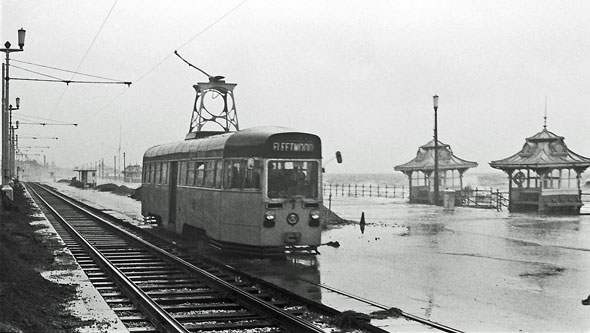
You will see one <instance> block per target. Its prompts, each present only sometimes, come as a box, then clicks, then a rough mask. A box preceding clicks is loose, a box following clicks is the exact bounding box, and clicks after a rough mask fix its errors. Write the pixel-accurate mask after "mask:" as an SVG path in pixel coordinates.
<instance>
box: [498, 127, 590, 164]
mask: <svg viewBox="0 0 590 333" xmlns="http://www.w3.org/2000/svg"><path fill="white" fill-rule="evenodd" d="M490 166H491V167H492V168H496V169H501V170H515V169H532V170H535V169H553V168H574V169H581V170H584V169H586V168H587V167H589V166H590V158H587V157H584V156H581V155H578V154H576V153H574V152H573V151H571V150H570V149H569V148H568V147H567V145H566V144H565V139H564V137H563V136H559V135H556V134H555V133H552V132H550V131H549V130H547V128H546V127H544V128H543V130H542V131H541V132H539V133H537V134H535V135H533V136H531V137H528V138H526V142H525V143H524V145H523V146H522V148H521V150H520V151H519V152H517V153H516V154H514V155H512V156H509V157H507V158H505V159H501V160H496V161H492V162H490Z"/></svg>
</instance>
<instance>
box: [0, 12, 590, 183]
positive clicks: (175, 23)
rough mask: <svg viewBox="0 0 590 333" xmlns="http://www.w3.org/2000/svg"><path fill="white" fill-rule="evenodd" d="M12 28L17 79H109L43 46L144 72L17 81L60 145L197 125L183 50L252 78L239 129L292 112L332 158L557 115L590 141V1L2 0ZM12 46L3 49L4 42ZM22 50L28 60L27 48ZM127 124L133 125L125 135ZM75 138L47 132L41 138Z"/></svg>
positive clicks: (574, 142)
mask: <svg viewBox="0 0 590 333" xmlns="http://www.w3.org/2000/svg"><path fill="white" fill-rule="evenodd" d="M1 4H2V8H1V13H2V23H1V27H2V30H1V34H0V38H1V39H0V40H1V41H2V43H4V42H5V41H7V40H8V41H10V42H11V43H12V44H13V47H17V30H18V29H19V28H21V27H23V28H25V29H26V30H27V36H26V41H25V47H24V52H20V53H12V54H11V70H10V77H11V78H44V79H47V77H44V76H40V75H39V74H35V73H32V72H28V71H24V70H22V69H19V68H16V66H18V67H21V68H24V69H27V70H30V71H35V72H38V73H42V74H46V75H51V76H54V77H58V78H62V79H68V80H69V79H73V80H89V79H90V80H95V79H93V78H89V77H84V76H80V75H73V74H72V73H68V72H59V71H55V70H52V69H49V68H44V67H39V66H35V65H31V64H27V63H22V62H28V63H32V64H38V65H44V66H49V67H55V68H59V69H66V70H70V71H78V72H80V73H84V74H91V75H95V76H100V77H106V78H113V79H117V80H122V81H132V82H133V84H132V85H131V87H129V88H128V87H127V86H125V85H98V84H74V83H72V84H70V85H69V86H66V85H65V84H63V83H54V82H51V83H49V82H33V81H17V80H11V81H10V97H11V103H12V104H14V99H15V98H16V97H17V96H19V97H20V98H21V109H20V110H19V111H15V119H17V120H20V121H21V122H27V121H29V122H30V121H31V120H34V119H36V120H37V121H42V122H61V123H78V124H79V126H77V127H73V126H66V125H63V126H45V127H42V126H38V125H26V124H23V125H21V126H20V128H19V130H18V131H17V133H18V134H19V136H20V137H21V138H22V139H20V140H19V146H21V147H26V146H50V147H51V148H49V149H44V151H43V152H42V154H44V155H46V156H47V161H48V162H52V161H53V162H55V163H56V164H58V165H62V166H67V167H74V166H82V165H84V164H85V163H90V162H95V161H98V160H100V159H102V158H104V160H105V163H107V164H111V165H112V163H113V156H115V155H117V154H118V147H119V142H120V143H121V153H123V152H125V153H126V163H127V164H130V163H136V162H137V163H141V159H142V156H143V153H144V151H145V150H146V149H147V148H148V147H150V146H153V145H156V144H159V143H165V142H171V141H177V140H182V139H184V136H185V134H186V132H187V131H188V128H189V121H190V117H191V112H192V107H193V103H194V99H195V91H194V89H193V87H192V86H193V85H194V84H196V83H197V82H205V81H207V77H206V76H205V75H203V74H202V73H200V72H198V71H196V70H194V69H191V68H189V67H188V66H187V65H186V64H184V63H183V62H182V61H181V60H180V59H178V58H177V57H176V56H174V54H173V52H174V50H178V51H179V53H180V54H181V55H182V56H183V57H184V58H185V59H187V60H189V61H190V62H191V63H193V64H194V65H196V66H198V67H200V68H202V69H203V70H205V71H206V72H208V73H210V74H213V75H223V76H225V77H226V81H227V82H232V83H237V87H236V88H235V90H234V92H235V96H236V105H237V112H238V118H239V123H240V128H242V129H243V128H249V127H255V126H262V125H278V126H287V127H291V128H294V129H297V130H301V131H306V132H311V133H314V134H317V135H319V136H320V137H321V138H322V143H323V155H324V159H325V160H328V159H330V158H331V157H332V156H333V154H334V152H335V151H336V150H340V151H341V152H342V154H343V157H344V163H343V164H340V165H339V164H336V162H332V163H330V164H328V165H327V167H326V169H327V171H328V172H331V173H341V172H345V173H356V172H362V173H369V172H371V173H372V172H374V173H383V172H394V171H393V167H394V166H395V165H399V164H402V163H405V162H407V161H409V160H411V159H412V158H414V157H415V154H416V150H417V148H418V147H419V146H420V145H422V144H424V143H426V142H428V141H429V140H431V139H432V135H433V125H434V119H433V118H434V112H433V107H432V96H433V95H434V94H438V95H439V96H440V101H439V110H438V120H439V121H438V128H439V139H440V140H441V141H442V142H444V143H448V144H450V145H451V147H452V149H453V151H454V152H455V154H456V155H458V156H459V157H461V158H463V159H467V160H471V161H475V162H478V163H479V164H480V167H479V168H478V169H477V170H478V171H490V170H492V169H490V168H489V166H488V163H489V162H490V161H491V160H497V159H501V158H505V157H508V156H510V155H512V154H514V153H516V152H517V151H518V150H519V149H520V148H521V147H522V145H523V144H524V140H525V138H526V137H529V136H532V135H534V134H535V133H537V132H539V131H540V130H542V128H543V116H544V112H545V100H546V99H547V114H548V119H547V124H548V126H547V128H548V129H549V130H551V131H553V132H554V133H556V134H558V135H562V136H565V138H566V144H568V146H569V148H570V149H572V150H573V151H575V152H577V153H578V154H581V155H584V156H590V140H589V139H590V134H589V131H588V130H589V125H590V111H589V110H588V109H589V106H588V105H589V101H590V38H589V32H590V19H589V13H590V1H557V0H556V1H539V0H534V1H515V0H510V1H440V0H436V1H341V0H338V1H317V0H314V1H302V0H298V1H276V0H268V1H265V0H249V1H243V0H236V1H195V0H191V1H176V0H175V1H148V0H141V1H139V0H137V1H132V0H125V1H107V0H105V1H96V0H94V1H86V0H60V1H33V0H2V2H1ZM2 56H4V54H2ZM19 61H21V62H19ZM120 133H121V134H120ZM32 136H43V137H53V136H55V137H59V140H31V139H26V137H32Z"/></svg>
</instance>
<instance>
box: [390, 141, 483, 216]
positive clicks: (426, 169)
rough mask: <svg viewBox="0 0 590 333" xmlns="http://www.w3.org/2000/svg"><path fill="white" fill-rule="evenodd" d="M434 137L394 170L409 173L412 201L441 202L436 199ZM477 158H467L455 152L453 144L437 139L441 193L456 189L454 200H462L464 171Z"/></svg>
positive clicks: (473, 163) (475, 164) (473, 166)
mask: <svg viewBox="0 0 590 333" xmlns="http://www.w3.org/2000/svg"><path fill="white" fill-rule="evenodd" d="M434 150H435V147H434V139H433V140H430V141H429V142H428V143H426V144H425V145H423V146H421V147H420V148H418V152H417V153H416V157H415V158H414V159H413V160H411V161H409V162H408V163H405V164H402V165H398V166H396V167H395V168H394V170H395V171H401V172H403V173H404V174H405V175H406V176H408V180H409V184H410V203H424V204H431V205H433V204H437V205H441V204H442V201H443V198H442V195H441V196H439V202H438V203H435V202H434V186H435V184H434V178H435V177H434ZM476 166H477V163H476V162H471V161H466V160H464V159H461V158H459V157H457V156H455V155H454V154H453V151H452V150H451V146H450V145H448V144H445V143H442V142H440V141H438V174H439V176H438V180H439V184H438V187H439V193H441V194H442V193H443V191H445V190H452V191H455V192H456V194H455V202H456V203H457V204H460V203H461V201H462V189H463V174H464V173H465V171H467V170H468V169H469V168H475V167H476Z"/></svg>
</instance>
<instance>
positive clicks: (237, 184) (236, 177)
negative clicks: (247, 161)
mask: <svg viewBox="0 0 590 333" xmlns="http://www.w3.org/2000/svg"><path fill="white" fill-rule="evenodd" d="M243 171H244V162H242V161H235V160H234V161H226V162H225V188H241V187H242V180H243V178H244V175H243Z"/></svg>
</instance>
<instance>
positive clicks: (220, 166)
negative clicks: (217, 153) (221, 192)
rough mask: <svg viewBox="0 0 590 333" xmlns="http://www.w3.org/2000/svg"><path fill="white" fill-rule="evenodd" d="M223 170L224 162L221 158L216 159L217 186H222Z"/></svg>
mask: <svg viewBox="0 0 590 333" xmlns="http://www.w3.org/2000/svg"><path fill="white" fill-rule="evenodd" d="M222 171H223V162H222V161H221V160H217V161H215V188H221V184H222V182H223V181H222V178H221V174H222Z"/></svg>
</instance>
